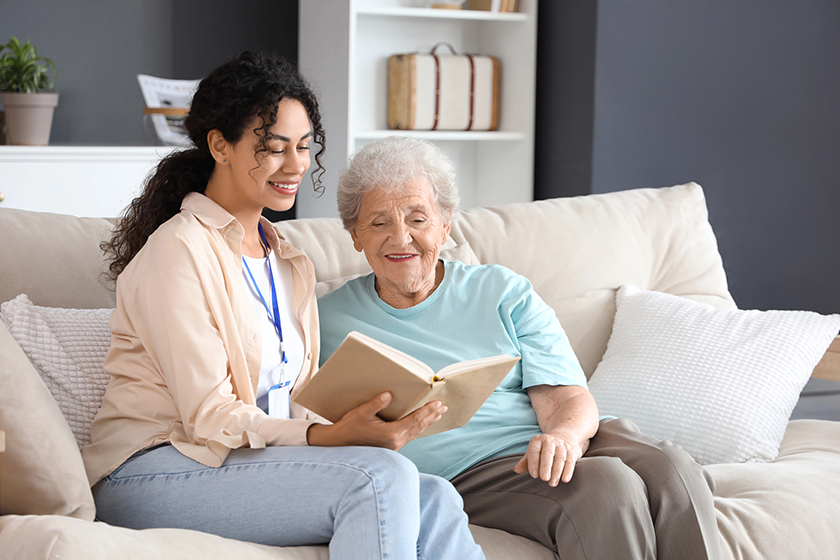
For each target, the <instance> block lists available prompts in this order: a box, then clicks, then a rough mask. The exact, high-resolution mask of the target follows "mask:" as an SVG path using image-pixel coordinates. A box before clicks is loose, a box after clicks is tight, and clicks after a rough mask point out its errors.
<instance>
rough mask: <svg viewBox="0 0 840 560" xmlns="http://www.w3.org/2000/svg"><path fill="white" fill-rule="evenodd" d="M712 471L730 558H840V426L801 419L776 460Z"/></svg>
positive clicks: (789, 432)
mask: <svg viewBox="0 0 840 560" xmlns="http://www.w3.org/2000/svg"><path fill="white" fill-rule="evenodd" d="M706 469H707V470H708V471H709V473H710V474H711V475H712V477H713V478H714V480H715V484H716V488H715V509H716V510H717V523H718V528H719V529H720V534H721V544H722V548H723V556H722V558H724V559H726V560H736V559H745V558H749V559H765V558H767V559H776V558H779V559H782V558H783V559H784V560H812V559H814V558H840V531H838V530H837V515H836V513H835V512H836V511H837V504H839V503H840V485H838V484H836V481H837V480H840V422H829V421H825V420H794V421H792V422H791V423H790V424H789V426H788V429H787V432H786V433H785V438H784V440H783V441H782V446H781V450H780V451H779V457H778V458H777V459H775V460H774V461H771V462H768V463H738V464H718V465H709V466H708V467H706Z"/></svg>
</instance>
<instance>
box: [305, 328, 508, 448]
mask: <svg viewBox="0 0 840 560" xmlns="http://www.w3.org/2000/svg"><path fill="white" fill-rule="evenodd" d="M518 361H519V357H514V358H512V357H510V356H506V355H501V356H493V357H490V358H479V359H477V360H469V361H466V362H459V363H456V364H452V365H449V366H446V367H445V368H443V369H441V370H440V371H438V372H437V373H435V372H434V371H433V370H432V368H430V367H429V366H428V365H426V364H424V363H423V362H421V361H420V360H418V359H416V358H413V357H412V356H409V355H408V354H406V353H405V352H400V351H399V350H397V349H396V348H392V347H390V346H388V345H387V344H384V343H382V342H379V341H378V340H374V339H372V338H370V337H368V336H365V335H363V334H361V333H359V332H356V331H353V332H351V333H350V334H348V335H347V337H346V338H345V339H344V341H343V342H342V343H341V345H340V346H339V347H338V348H337V349H336V351H335V353H334V354H333V355H332V356H330V357H329V359H328V360H327V361H326V362H325V363H324V365H323V366H321V369H319V370H318V372H317V373H316V374H315V376H313V377H312V379H311V380H310V381H309V383H307V384H306V386H304V387H303V389H301V391H300V393H298V394H297V395H296V396H295V397H294V399H293V400H294V401H295V402H296V403H298V404H299V405H301V406H303V407H305V408H308V409H309V410H311V411H312V412H314V413H316V414H319V415H321V416H323V417H324V418H326V419H327V420H329V421H331V422H337V421H339V420H341V418H342V416H344V415H345V414H347V413H348V412H350V411H351V410H353V409H354V408H356V407H357V406H359V405H362V404H364V403H366V402H369V401H370V400H372V399H373V398H374V397H376V396H377V395H379V394H381V393H384V392H385V391H390V392H391V395H392V399H391V403H390V404H389V405H388V406H387V408H385V409H384V410H381V411H380V412H379V416H380V417H381V418H382V419H383V420H388V421H392V420H397V419H400V418H402V417H403V416H405V415H407V414H409V413H411V412H412V411H414V410H417V409H418V408H420V407H421V406H423V405H424V404H426V403H428V402H431V401H440V402H442V403H443V404H445V405H446V406H447V407H449V410H448V411H447V412H446V414H444V415H443V417H442V418H441V419H440V420H438V421H437V422H435V423H434V424H432V425H431V426H429V427H428V428H426V430H425V431H424V432H423V433H422V434H420V436H418V437H423V436H429V435H432V434H437V433H440V432H445V431H446V430H451V429H453V428H459V427H461V426H463V425H464V424H466V423H467V422H468V421H469V420H470V418H472V416H473V414H475V412H476V411H477V410H478V409H479V408H480V407H481V405H482V404H484V401H486V400H487V398H488V397H489V396H490V394H491V393H492V392H493V390H494V389H495V388H496V387H497V386H498V385H499V383H501V382H502V379H504V378H505V376H506V375H507V374H508V373H509V372H510V370H511V368H512V367H513V365H514V364H515V363H516V362H518Z"/></svg>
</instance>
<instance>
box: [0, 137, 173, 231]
mask: <svg viewBox="0 0 840 560" xmlns="http://www.w3.org/2000/svg"><path fill="white" fill-rule="evenodd" d="M172 150H173V148H167V147H162V146H0V208H18V209H21V210H34V211H39V212H54V213H56V214H71V215H73V216H85V217H97V218H113V217H117V216H119V215H120V213H121V212H122V210H123V209H124V208H125V207H126V206H127V205H128V203H129V202H131V200H132V199H133V198H134V197H135V196H137V195H138V194H139V193H140V191H141V187H142V185H143V180H144V179H145V177H146V175H147V174H148V173H149V171H151V170H152V169H153V168H154V167H155V166H156V165H157V163H158V161H160V158H161V157H163V156H164V155H166V154H168V153H170V152H171V151H172Z"/></svg>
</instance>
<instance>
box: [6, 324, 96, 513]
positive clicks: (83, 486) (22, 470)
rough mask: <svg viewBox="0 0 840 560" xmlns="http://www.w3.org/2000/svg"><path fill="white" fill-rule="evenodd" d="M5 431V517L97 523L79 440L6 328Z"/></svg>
mask: <svg viewBox="0 0 840 560" xmlns="http://www.w3.org/2000/svg"><path fill="white" fill-rule="evenodd" d="M0 387H2V390H0V429H2V430H3V431H5V432H6V451H5V452H4V453H3V458H2V469H3V470H2V473H0V515H7V514H18V515H29V514H33V515H47V514H55V515H67V516H70V517H78V518H81V519H85V520H88V521H92V520H93V516H94V504H93V496H92V495H91V492H90V487H89V486H88V480H87V475H86V474H85V467H84V464H83V463H82V457H81V455H80V454H79V450H78V448H77V447H76V440H75V439H74V438H73V434H72V433H71V432H70V428H69V427H68V426H67V422H65V421H64V416H63V415H62V414H61V411H60V410H59V409H58V406H57V405H56V403H55V401H54V400H53V398H52V396H51V395H50V392H49V390H48V389H47V387H46V386H45V385H44V382H43V381H41V378H40V377H39V376H38V374H37V373H36V371H35V369H34V368H33V367H32V364H30V363H29V360H28V359H27V358H26V355H25V354H24V353H23V351H22V350H21V349H20V347H19V346H18V345H17V343H16V342H15V340H14V339H13V338H12V335H11V334H10V333H9V331H8V329H7V328H6V327H5V325H3V324H0Z"/></svg>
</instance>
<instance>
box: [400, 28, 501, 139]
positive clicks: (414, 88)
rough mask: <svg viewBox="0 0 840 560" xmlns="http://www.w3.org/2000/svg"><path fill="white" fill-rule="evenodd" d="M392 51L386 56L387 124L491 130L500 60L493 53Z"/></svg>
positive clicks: (495, 119) (495, 124)
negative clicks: (388, 56)
mask: <svg viewBox="0 0 840 560" xmlns="http://www.w3.org/2000/svg"><path fill="white" fill-rule="evenodd" d="M440 46H441V44H438V45H435V47H434V48H433V49H432V51H431V52H430V53H428V54H396V55H393V56H392V57H391V58H390V59H389V60H388V128H391V129H397V130H496V128H498V125H499V61H498V59H496V58H494V57H492V56H485V55H469V54H456V53H455V51H454V49H452V47H451V46H450V45H448V44H446V46H448V47H449V49H450V50H451V51H452V54H437V52H436V51H437V49H438V47H440Z"/></svg>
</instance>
